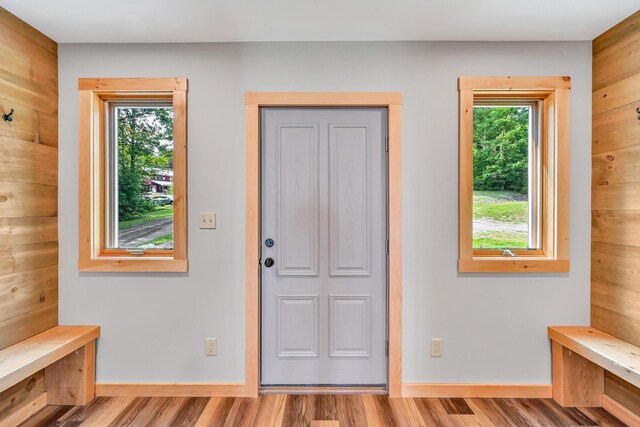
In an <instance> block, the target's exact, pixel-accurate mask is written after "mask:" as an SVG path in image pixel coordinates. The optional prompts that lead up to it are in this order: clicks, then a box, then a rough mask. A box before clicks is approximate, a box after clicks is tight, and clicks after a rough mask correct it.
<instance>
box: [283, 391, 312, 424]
mask: <svg viewBox="0 0 640 427" xmlns="http://www.w3.org/2000/svg"><path fill="white" fill-rule="evenodd" d="M308 397H309V395H303V394H290V395H288V396H287V403H286V406H285V410H284V418H283V420H282V425H283V426H284V427H287V426H291V427H294V426H308V425H309V423H311V414H309V413H308V412H307V411H306V410H305V407H306V404H307V401H308V400H309V399H308Z"/></svg>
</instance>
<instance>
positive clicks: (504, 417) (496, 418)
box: [473, 399, 519, 427]
mask: <svg viewBox="0 0 640 427" xmlns="http://www.w3.org/2000/svg"><path fill="white" fill-rule="evenodd" d="M498 400H500V399H474V400H473V401H474V402H475V403H476V404H477V405H478V407H479V408H480V409H481V410H482V411H483V412H484V413H485V414H487V415H488V416H489V417H490V418H491V421H492V422H493V423H494V424H495V425H496V426H497V427H519V426H518V425H517V424H514V423H513V421H512V420H511V417H510V416H509V415H508V414H506V413H505V412H504V411H503V410H502V408H501V407H500V405H499V404H498V402H497V401H498Z"/></svg>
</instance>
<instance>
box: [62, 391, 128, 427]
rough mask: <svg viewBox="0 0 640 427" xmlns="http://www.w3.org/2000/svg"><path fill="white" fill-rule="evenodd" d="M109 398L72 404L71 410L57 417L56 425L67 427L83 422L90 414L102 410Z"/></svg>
mask: <svg viewBox="0 0 640 427" xmlns="http://www.w3.org/2000/svg"><path fill="white" fill-rule="evenodd" d="M109 400H110V398H109V397H98V398H96V399H93V400H92V401H91V402H89V403H88V404H87V405H85V406H74V407H73V409H72V410H71V411H69V412H67V413H66V414H65V415H64V416H62V417H60V418H58V420H57V421H58V425H59V426H60V427H68V426H71V425H74V424H77V423H81V422H84V421H85V420H86V419H87V418H89V417H90V416H91V415H93V414H97V413H100V412H102V411H103V408H104V406H105V405H106V404H107V403H108V402H109ZM120 412H121V411H120Z"/></svg>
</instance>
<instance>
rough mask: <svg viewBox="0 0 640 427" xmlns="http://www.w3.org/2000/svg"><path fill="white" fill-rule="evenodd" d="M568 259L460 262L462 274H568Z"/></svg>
mask: <svg viewBox="0 0 640 427" xmlns="http://www.w3.org/2000/svg"><path fill="white" fill-rule="evenodd" d="M569 267H570V263H569V260H568V259H550V258H533V257H529V258H525V257H518V258H517V259H513V258H510V259H504V258H502V257H500V258H497V257H481V258H480V257H476V258H474V259H471V260H466V259H460V260H458V271H459V272H460V273H508V272H513V273H568V272H569Z"/></svg>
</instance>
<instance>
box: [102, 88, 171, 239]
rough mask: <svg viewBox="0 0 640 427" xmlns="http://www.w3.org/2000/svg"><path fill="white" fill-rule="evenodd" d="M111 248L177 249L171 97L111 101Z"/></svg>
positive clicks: (107, 155)
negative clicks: (174, 232)
mask: <svg viewBox="0 0 640 427" xmlns="http://www.w3.org/2000/svg"><path fill="white" fill-rule="evenodd" d="M106 105H107V108H106V109H107V114H108V117H107V123H108V138H107V139H108V145H107V147H106V153H105V159H106V162H107V165H106V168H105V173H106V176H105V198H106V200H105V206H106V218H105V238H106V239H105V243H106V244H105V248H106V249H125V250H132V251H135V250H139V249H143V250H145V251H152V250H171V249H173V107H172V102H171V100H159V101H147V100H142V101H141V100H118V101H107V103H106Z"/></svg>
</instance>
